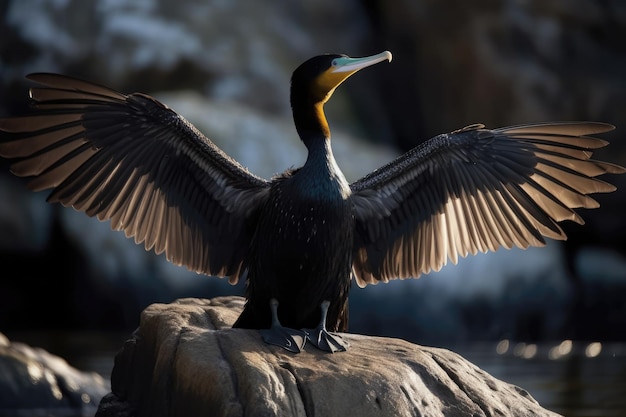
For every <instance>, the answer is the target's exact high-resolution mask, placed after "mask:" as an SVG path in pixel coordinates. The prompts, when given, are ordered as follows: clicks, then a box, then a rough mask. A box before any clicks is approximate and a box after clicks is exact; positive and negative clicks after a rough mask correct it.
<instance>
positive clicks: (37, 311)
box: [0, 0, 626, 415]
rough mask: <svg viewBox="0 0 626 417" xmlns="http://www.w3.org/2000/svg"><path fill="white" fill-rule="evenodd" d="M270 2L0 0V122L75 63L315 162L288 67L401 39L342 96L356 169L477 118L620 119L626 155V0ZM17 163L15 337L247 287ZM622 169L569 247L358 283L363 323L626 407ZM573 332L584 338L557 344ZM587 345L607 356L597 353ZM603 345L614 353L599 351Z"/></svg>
mask: <svg viewBox="0 0 626 417" xmlns="http://www.w3.org/2000/svg"><path fill="white" fill-rule="evenodd" d="M267 3H268V2H259V1H256V0H230V1H224V0H176V1H173V0H138V1H131V0H99V1H96V0H8V1H7V0H5V1H3V2H0V19H1V21H0V117H5V116H11V115H17V114H22V113H24V112H26V111H27V109H28V102H27V99H28V93H27V89H28V86H29V84H28V83H27V82H26V81H25V79H24V76H25V75H26V74H28V73H30V72H39V71H41V72H59V73H63V74H68V75H74V76H78V77H81V78H85V79H88V80H91V81H95V82H98V83H101V84H105V85H107V86H110V87H113V88H114V89H117V90H119V91H122V92H126V93H131V92H135V91H141V92H144V93H148V94H151V95H153V96H155V97H157V98H158V99H159V100H161V101H162V102H164V103H165V104H167V105H168V106H169V107H171V108H173V109H174V110H175V111H177V112H178V113H180V114H182V115H183V116H185V117H186V118H187V119H189V120H190V121H191V122H192V123H194V124H195V125H196V126H197V127H198V128H199V129H200V130H201V131H203V132H204V133H205V134H206V135H207V136H208V137H209V138H211V139H212V140H213V141H214V142H215V143H217V144H218V146H220V147H221V148H222V149H223V150H225V151H226V152H227V153H228V154H229V155H231V156H233V157H234V158H235V159H237V160H239V161H240V162H241V163H242V164H243V165H245V166H247V167H249V169H250V170H251V171H252V172H254V173H256V174H257V175H261V176H264V177H269V176H271V175H272V174H274V173H278V172H281V171H283V170H284V169H286V168H288V167H291V166H298V165H300V164H301V163H302V162H303V161H304V157H305V149H304V146H303V145H302V144H301V143H300V142H299V140H298V139H297V135H296V132H295V129H294V128H293V124H292V119H291V113H290V107H289V101H288V99H289V80H290V76H291V72H292V71H293V70H294V69H295V68H296V67H297V66H298V65H299V64H300V63H301V62H302V61H304V60H306V59H307V58H309V57H311V56H313V55H317V54H320V53H326V52H332V53H345V54H348V55H350V56H363V55H370V54H374V53H378V52H380V51H382V50H385V49H387V50H390V51H391V52H392V53H393V62H392V63H391V64H379V65H376V66H374V67H372V68H368V69H366V70H365V71H362V72H360V73H359V74H358V75H357V76H355V77H352V78H350V80H349V81H347V82H346V83H344V84H343V85H342V86H341V88H339V89H338V90H337V92H336V93H335V95H334V96H333V98H332V100H331V102H330V103H328V105H327V106H326V113H327V116H328V119H329V122H330V125H331V129H332V132H333V147H334V152H335V156H336V158H337V160H338V163H339V165H340V166H341V167H342V169H343V170H344V172H345V174H346V176H347V177H348V180H356V179H358V178H359V177H360V176H362V175H365V174H367V173H368V172H370V171H372V170H374V169H376V168H377V167H379V166H381V165H382V164H384V163H386V162H388V161H390V160H391V159H393V158H394V157H395V156H397V155H399V154H400V153H402V152H404V151H406V150H408V149H410V148H412V147H414V146H416V145H418V144H419V143H420V142H422V141H424V140H426V139H428V138H430V137H432V136H434V135H436V134H439V133H443V132H449V131H452V130H455V129H458V128H460V127H463V126H465V125H468V124H472V123H484V124H486V125H487V127H501V126H506V125H514V124H520V123H529V122H542V121H551V120H593V121H602V122H607V123H611V124H614V125H615V126H616V127H617V129H616V130H615V131H613V132H609V133H607V134H604V135H603V136H602V137H603V138H605V139H607V140H609V141H610V142H611V144H610V146H609V147H607V148H604V149H601V150H598V151H597V152H596V153H595V155H594V157H596V158H598V159H602V160H607V161H611V162H614V163H618V164H621V165H626V75H625V74H626V42H624V39H626V3H624V2H621V1H619V0H602V1H600V0H596V1H591V0H587V1H585V0H567V1H557V0H541V1H539V0H536V1H532V0H480V1H473V2H465V1H461V0H447V1H435V0H396V1H394V2H385V1H382V0H361V1H359V0H349V1H344V2H336V1H330V0H316V1H307V0H304V1H299V2H293V1H288V0H279V1H274V2H271V4H267ZM0 168H1V169H0V264H1V265H2V272H1V273H0V274H1V277H0V332H3V333H5V334H7V335H9V337H10V338H21V339H23V340H26V341H29V342H31V343H33V344H39V345H43V346H46V347H49V348H51V349H53V350H54V349H55V347H56V348H57V349H59V350H62V347H63V346H66V345H67V344H68V343H66V342H62V341H59V338H60V337H61V336H59V335H63V334H68V333H69V334H75V333H76V332H78V333H80V332H97V333H98V334H105V335H106V334H114V335H121V336H111V337H113V340H115V342H116V343H118V342H119V343H120V345H119V346H120V347H121V341H122V340H123V338H124V337H125V336H126V335H128V334H129V333H130V332H132V331H133V330H134V329H135V328H136V327H137V325H138V323H139V315H140V313H141V311H142V310H143V309H144V308H145V307H146V306H148V305H149V304H151V303H154V302H170V301H172V300H174V299H176V298H180V297H207V298H210V297H215V296H219V295H230V294H235V295H243V293H244V286H243V285H241V284H240V285H237V286H230V285H229V284H228V283H227V282H226V280H220V279H217V278H213V277H205V276H200V275H197V274H194V273H190V272H188V271H186V270H185V269H183V268H179V267H176V266H173V265H171V264H169V263H167V262H166V261H165V259H164V258H162V257H158V256H155V255H153V254H152V253H149V252H146V251H145V250H144V249H143V247H141V246H137V245H135V244H134V242H133V241H132V240H131V239H126V238H125V237H124V234H123V233H121V232H113V231H111V230H110V227H109V224H108V223H106V222H105V223H101V222H98V221H97V220H96V219H91V218H88V217H87V216H86V215H84V214H83V213H77V212H75V211H74V210H72V209H69V208H63V207H61V206H58V205H50V204H47V203H46V202H45V199H46V196H47V194H48V192H41V193H32V192H30V191H28V190H27V189H26V187H25V183H26V181H25V180H23V179H19V178H16V177H14V176H12V175H11V174H10V173H9V165H8V163H7V162H6V161H0ZM604 179H605V180H607V181H609V182H611V183H613V184H616V185H617V186H618V191H616V192H614V193H611V194H605V195H597V196H596V197H597V200H598V201H599V202H600V204H601V207H600V208H599V209H595V210H584V212H581V214H582V216H583V218H584V219H585V220H586V222H587V223H586V225H584V226H579V225H576V224H563V227H564V229H565V230H566V232H567V233H568V236H569V239H568V240H567V241H565V242H549V243H548V245H547V246H546V247H544V248H531V249H528V250H525V251H524V250H516V249H513V250H500V251H498V252H496V253H491V254H484V255H483V254H479V255H477V256H474V257H469V258H466V259H462V260H461V261H460V262H459V264H458V265H448V266H446V267H444V268H443V270H442V271H440V272H438V273H432V274H430V275H426V276H423V277H421V278H420V279H419V280H406V281H396V282H391V283H389V284H380V285H377V286H370V287H367V288H365V289H359V288H358V287H356V286H354V288H353V291H352V293H351V306H350V320H351V325H350V331H351V332H354V333H363V334H374V335H382V336H391V337H400V338H403V339H406V340H409V341H412V342H416V343H420V344H428V345H436V346H443V347H448V348H453V349H455V350H457V351H460V352H461V353H462V352H466V353H467V355H470V356H471V357H470V359H472V358H474V359H475V362H476V363H477V364H478V365H479V366H480V365H482V366H483V367H484V368H485V369H486V370H488V371H489V372H491V373H492V374H493V375H494V376H496V377H500V378H503V379H505V380H508V381H510V382H513V383H519V384H521V385H522V386H523V387H524V388H526V389H528V390H529V391H530V392H531V394H533V395H534V396H535V398H537V399H538V400H539V401H540V403H542V404H544V403H548V404H547V406H551V408H552V409H555V410H556V411H559V412H562V413H566V414H568V415H592V414H593V413H592V412H589V413H591V414H589V413H587V414H585V412H581V413H582V414H581V413H578V414H575V413H574V410H589V409H590V407H592V406H596V405H597V404H606V403H607V402H608V404H609V405H608V406H607V408H606V410H611V412H618V413H619V412H620V411H619V410H621V411H623V412H624V413H626V411H625V410H626V405H625V404H624V397H625V396H626V383H625V382H624V381H626V361H625V360H624V354H623V352H624V350H623V348H622V347H621V346H623V345H622V344H621V343H624V342H626V253H625V251H624V249H625V248H626V244H625V242H624V237H625V236H626V214H625V209H626V176H608V175H607V176H605V177H604ZM111 337H109V338H108V339H107V338H106V337H105V339H106V340H109V341H110V340H111ZM63 340H65V339H63ZM72 340H75V339H72ZM97 340H101V339H97ZM564 341H565V345H563V343H564ZM569 341H572V342H569ZM103 343H104V344H106V343H105V342H103ZM568 343H569V345H568ZM478 346H481V347H480V348H479V347H478ZM483 346H487V347H486V348H483ZM528 346H534V348H530V350H529V349H528ZM562 346H574V347H578V346H580V347H581V348H580V349H579V350H576V349H575V348H573V349H565V353H566V355H556V356H554V353H555V352H557V353H558V352H559V351H558V350H557V351H554V349H555V348H558V347H562ZM589 346H595V347H596V348H597V347H598V346H600V350H599V351H598V350H597V349H596V350H594V351H593V352H596V354H595V355H594V354H588V352H587V348H589ZM91 348H93V349H97V346H96V347H94V346H92V347H91ZM492 348H493V349H492ZM496 348H497V349H496ZM505 348H506V349H505ZM85 349H86V350H87V351H88V350H89V348H85ZM533 349H534V350H533ZM86 350H81V352H78V353H77V352H75V351H74V352H73V354H75V355H79V356H80V355H82V356H81V357H84V356H86V355H88V353H87V352H86ZM551 352H552V353H551ZM585 352H587V353H585ZM611 352H612V353H611ZM616 352H617V353H616ZM620 352H621V353H620ZM561 353H563V351H561ZM551 354H552V357H551V356H550V355H551ZM472 355H473V356H472ZM542 355H543V356H542ZM568 355H569V359H567V360H565V359H563V358H562V356H568ZM494 357H495V359H494ZM611 357H612V358H616V357H617V358H621V359H619V362H611ZM506 358H509V359H510V360H509V359H506ZM601 358H606V359H605V360H606V361H608V362H602V363H603V364H605V365H603V366H597V364H598V363H599V362H596V365H594V363H593V362H588V361H591V360H596V361H599V360H601ZM532 360H534V361H535V362H532V363H533V364H535V365H536V368H533V369H534V371H533V372H535V373H536V375H533V378H532V379H531V378H528V374H527V373H525V372H528V370H529V369H530V368H529V367H528V363H529V362H528V361H532ZM614 360H618V359H614ZM481 361H482V362H481ZM494 361H495V362H494ZM517 361H526V362H517ZM81 363H82V362H81ZM86 363H90V362H86ZM99 363H101V362H99ZM520 364H522V365H520ZM109 365H110V366H112V361H111V362H105V365H102V368H99V370H101V371H102V372H103V373H105V374H106V372H107V367H109ZM86 366H90V365H86ZM554 367H556V368H554ZM109 371H110V369H109ZM589 372H591V373H592V374H589ZM546 378H547V380H546ZM572 380H574V382H576V381H577V383H578V385H576V384H575V383H572ZM594 381H595V382H594ZM615 381H621V382H620V383H615ZM596 382H597V383H596ZM542 384H543V385H542ZM555 384H556V385H555ZM581 384H582V385H583V386H585V387H587V388H585V389H588V390H591V391H589V392H594V393H595V394H593V395H592V394H589V395H587V396H582V397H581V395H580V391H577V390H576V389H573V388H572V387H574V386H575V387H577V389H578V390H580V389H581V388H580V386H581ZM555 386H556V388H555ZM607 386H609V387H611V388H610V389H608V388H607ZM593 389H596V391H593ZM607 389H608V391H609V394H610V395H609V394H607ZM611 390H612V391H611ZM585 392H587V391H585ZM557 394H558V395H560V397H559V396H558V395H557ZM594 395H596V396H594ZM603 395H604V396H605V397H603ZM606 395H609V397H608V399H607V397H606ZM598 396H599V397H598ZM563 398H567V400H564V399H563ZM576 398H578V399H579V401H583V402H582V403H579V404H572V403H571V401H573V400H572V399H576ZM580 398H583V399H582V400H581V399H580ZM619 398H621V400H620V399H619ZM616 401H617V403H616ZM619 401H621V402H619ZM620 407H624V408H620ZM616 410H617V411H616ZM593 415H596V414H593ZM607 415H608V414H607ZM611 415H618V414H615V413H614V414H611Z"/></svg>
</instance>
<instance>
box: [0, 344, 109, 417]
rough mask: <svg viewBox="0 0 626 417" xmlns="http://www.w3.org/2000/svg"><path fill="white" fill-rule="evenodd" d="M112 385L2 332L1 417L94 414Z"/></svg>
mask: <svg viewBox="0 0 626 417" xmlns="http://www.w3.org/2000/svg"><path fill="white" fill-rule="evenodd" d="M109 390H110V387H109V384H108V383H107V382H106V381H105V380H104V379H103V378H102V377H101V376H100V375H98V374H97V373H93V372H82V371H79V370H77V369H75V368H73V367H71V366H70V365H68V363H67V362H66V361H65V360H64V359H62V358H60V357H58V356H55V355H53V354H51V353H49V352H47V351H46V350H43V349H39V348H33V347H30V346H28V345H26V344H24V343H16V342H13V343H12V342H10V341H9V340H8V339H7V338H6V337H5V336H4V335H3V334H1V333H0V417H21V416H24V417H38V416H42V417H43V416H45V417H47V416H66V417H80V416H91V415H93V414H94V413H95V412H96V406H97V404H98V403H99V402H100V400H101V399H102V397H103V396H104V395H105V394H106V393H107V392H109Z"/></svg>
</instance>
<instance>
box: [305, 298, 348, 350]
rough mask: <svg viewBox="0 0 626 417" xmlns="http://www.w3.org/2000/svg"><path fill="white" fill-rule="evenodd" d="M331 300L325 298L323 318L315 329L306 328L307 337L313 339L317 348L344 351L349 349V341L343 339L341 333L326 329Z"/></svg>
mask: <svg viewBox="0 0 626 417" xmlns="http://www.w3.org/2000/svg"><path fill="white" fill-rule="evenodd" d="M329 306H330V301H328V300H324V301H322V304H321V309H322V320H320V324H319V325H318V326H317V327H316V328H315V329H304V332H305V333H306V338H307V339H309V340H310V341H311V343H313V344H314V345H315V346H316V347H317V348H319V349H321V350H325V351H327V352H331V353H335V352H344V351H346V350H348V346H349V344H348V342H346V341H345V340H343V339H342V338H341V337H340V336H339V335H337V334H333V333H330V332H328V331H327V330H326V315H327V314H328V307H329Z"/></svg>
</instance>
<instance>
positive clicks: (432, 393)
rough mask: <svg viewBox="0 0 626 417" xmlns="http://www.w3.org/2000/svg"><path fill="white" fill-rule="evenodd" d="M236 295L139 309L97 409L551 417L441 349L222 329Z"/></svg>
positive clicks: (232, 315)
mask: <svg viewBox="0 0 626 417" xmlns="http://www.w3.org/2000/svg"><path fill="white" fill-rule="evenodd" d="M243 303H244V300H243V299H242V298H240V297H220V298H214V299H211V300H200V299H181V300H178V301H176V302H174V303H172V304H153V305H151V306H150V307H148V308H147V309H146V310H144V312H143V314H142V316H141V323H140V326H139V328H138V329H137V331H136V332H135V333H134V334H133V336H132V337H131V338H130V339H129V340H128V341H127V342H126V344H125V346H124V348H123V349H122V350H121V351H120V353H119V354H118V355H117V357H116V360H115V367H114V369H113V375H112V378H111V383H112V392H111V393H110V394H109V395H107V396H106V397H105V398H104V399H103V400H102V402H101V403H100V407H99V410H98V413H97V417H110V416H123V415H129V414H128V413H130V412H134V413H135V414H134V415H137V416H153V417H155V416H169V415H176V416H185V415H201V414H203V415H212V416H313V415H316V416H348V415H358V416H394V417H395V416H407V415H429V416H436V415H441V416H444V415H445V416H448V417H449V416H483V415H507V416H531V415H532V416H556V415H557V414H555V413H552V412H550V411H548V410H545V409H543V408H542V407H541V406H540V405H539V404H538V403H537V402H536V401H535V400H534V399H533V398H532V397H531V396H530V395H529V394H528V393H527V392H526V391H525V390H523V389H521V388H519V387H516V386H513V385H510V384H508V383H505V382H503V381H500V380H497V379H495V378H493V377H492V376H491V375H489V374H487V373H486V372H485V371H483V370H481V369H479V368H478V367H476V366H475V365H473V364H472V363H470V362H468V361H466V360H465V359H463V358H462V357H461V356H459V355H457V354H455V353H453V352H450V351H448V350H445V349H438V348H429V347H422V346H418V345H414V344H411V343H408V342H406V341H403V340H400V339H390V338H380V337H368V336H361V335H354V334H342V337H344V338H345V339H346V340H347V341H348V342H349V343H350V349H349V350H348V352H342V353H335V354H329V353H324V352H321V351H319V350H317V349H315V348H314V347H308V346H307V347H306V348H305V351H304V352H302V353H300V354H291V353H288V352H287V351H285V350H283V349H281V348H276V347H274V346H270V345H267V344H264V343H263V342H262V340H261V336H260V334H259V332H258V331H256V330H244V329H231V328H230V325H231V324H232V323H233V322H234V321H235V319H236V318H237V317H238V315H239V313H240V311H241V309H242V307H243ZM133 410H134V411H133Z"/></svg>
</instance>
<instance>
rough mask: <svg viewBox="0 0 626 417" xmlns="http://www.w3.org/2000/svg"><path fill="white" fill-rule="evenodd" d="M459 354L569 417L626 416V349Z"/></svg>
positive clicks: (504, 349)
mask: <svg viewBox="0 0 626 417" xmlns="http://www.w3.org/2000/svg"><path fill="white" fill-rule="evenodd" d="M453 350H455V351H457V352H458V353H460V354H461V355H463V356H464V357H465V358H466V359H468V360H470V361H472V362H473V363H475V364H476V365H478V366H479V367H481V368H482V369H484V370H485V371H487V372H489V373H490V374H491V375H493V376H494V377H496V378H498V379H500V380H503V381H506V382H509V383H511V384H514V385H517V386H520V387H522V388H524V389H525V390H527V391H528V392H529V393H530V394H531V395H532V396H533V397H534V398H535V400H537V402H539V404H541V405H542V406H543V407H544V408H547V409H549V410H552V411H554V412H557V413H559V414H562V415H564V416H567V417H592V416H593V417H611V416H626V345H623V344H600V343H582V342H571V341H564V342H561V343H559V344H555V345H539V346H537V345H526V344H512V343H508V342H507V341H502V342H500V343H499V344H480V345H473V346H470V347H461V348H459V349H453Z"/></svg>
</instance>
